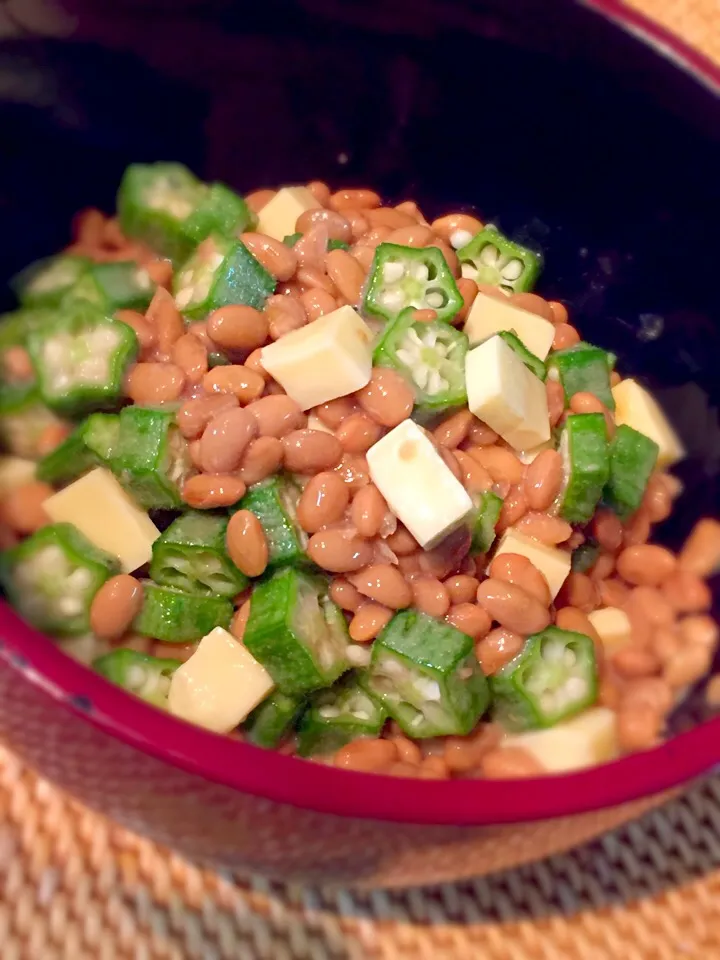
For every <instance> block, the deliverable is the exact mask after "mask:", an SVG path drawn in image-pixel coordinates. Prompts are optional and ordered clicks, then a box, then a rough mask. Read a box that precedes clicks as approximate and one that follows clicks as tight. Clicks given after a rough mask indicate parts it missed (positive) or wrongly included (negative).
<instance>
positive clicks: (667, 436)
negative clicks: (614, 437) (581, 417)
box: [612, 380, 685, 468]
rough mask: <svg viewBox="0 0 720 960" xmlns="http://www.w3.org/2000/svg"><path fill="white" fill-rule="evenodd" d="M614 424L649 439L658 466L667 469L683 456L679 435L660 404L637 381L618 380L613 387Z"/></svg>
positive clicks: (683, 451)
mask: <svg viewBox="0 0 720 960" xmlns="http://www.w3.org/2000/svg"><path fill="white" fill-rule="evenodd" d="M612 395H613V398H614V400H615V422H616V423H617V424H618V425H620V424H622V423H624V424H627V426H628V427H632V428H633V430H638V431H639V432H640V433H644V434H645V436H646V437H650V439H651V440H654V441H655V443H656V444H657V445H658V447H659V448H660V452H659V454H658V466H659V467H663V468H665V467H669V466H671V465H672V464H673V463H677V461H678V460H682V458H683V457H684V456H685V450H684V448H683V445H682V443H681V442H680V439H679V437H678V435H677V434H676V433H675V431H674V430H673V428H672V427H671V426H670V423H669V422H668V419H667V417H666V416H665V414H664V413H663V412H662V410H661V408H660V404H659V403H658V402H657V400H656V399H655V398H654V397H653V396H651V395H650V394H649V393H648V391H647V390H645V388H644V387H641V386H640V384H639V383H638V382H637V381H636V380H621V381H620V383H619V384H618V385H617V386H616V387H613V390H612Z"/></svg>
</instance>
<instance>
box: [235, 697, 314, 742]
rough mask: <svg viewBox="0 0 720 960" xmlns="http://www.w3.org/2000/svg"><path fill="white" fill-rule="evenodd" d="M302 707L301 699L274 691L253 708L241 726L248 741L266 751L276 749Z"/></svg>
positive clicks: (302, 700)
mask: <svg viewBox="0 0 720 960" xmlns="http://www.w3.org/2000/svg"><path fill="white" fill-rule="evenodd" d="M304 705H305V700H304V698H303V697H301V696H297V695H290V694H287V693H282V691H280V690H274V691H273V692H272V693H271V694H270V696H269V697H266V698H265V700H263V702H262V703H261V704H260V705H259V706H257V707H255V709H254V710H253V712H252V713H251V714H250V716H249V717H248V718H247V720H246V721H245V723H244V724H243V727H244V730H245V733H246V735H247V738H248V740H250V742H251V743H254V744H256V745H257V746H258V747H265V748H266V749H268V750H271V749H273V748H274V747H277V746H278V744H279V743H280V741H281V740H282V739H283V737H284V736H285V734H286V733H287V732H288V730H289V729H290V728H291V727H292V725H293V724H294V723H295V721H296V720H297V718H298V716H299V715H300V712H301V711H302V709H303V707H304Z"/></svg>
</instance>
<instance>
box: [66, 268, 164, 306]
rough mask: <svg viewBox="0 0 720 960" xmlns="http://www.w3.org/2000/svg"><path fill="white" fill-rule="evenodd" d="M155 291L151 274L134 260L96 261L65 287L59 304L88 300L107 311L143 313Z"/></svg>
mask: <svg viewBox="0 0 720 960" xmlns="http://www.w3.org/2000/svg"><path fill="white" fill-rule="evenodd" d="M154 290H155V284H154V283H153V281H152V279H151V278H150V274H149V273H148V272H147V270H146V269H145V268H144V267H141V266H138V264H137V263H135V261H134V260H119V261H116V262H115V263H95V264H93V265H92V266H91V267H90V268H89V269H88V270H87V271H86V272H85V273H84V274H83V275H82V276H81V277H80V279H79V280H78V282H77V283H75V284H73V286H72V287H70V289H69V290H67V292H66V293H65V295H64V296H63V298H62V301H61V303H62V304H63V305H65V304H72V303H74V302H75V301H77V300H83V301H88V302H89V303H92V304H94V305H95V306H96V307H98V308H99V309H101V310H102V311H104V312H105V313H108V314H112V313H115V311H116V310H121V309H132V310H140V311H142V312H144V311H145V310H146V308H147V306H148V304H149V303H150V301H151V300H152V295H153V292H154Z"/></svg>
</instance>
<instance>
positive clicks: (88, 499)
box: [43, 467, 160, 573]
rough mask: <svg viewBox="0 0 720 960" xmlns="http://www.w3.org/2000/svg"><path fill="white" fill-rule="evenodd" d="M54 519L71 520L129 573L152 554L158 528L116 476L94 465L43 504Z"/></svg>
mask: <svg viewBox="0 0 720 960" xmlns="http://www.w3.org/2000/svg"><path fill="white" fill-rule="evenodd" d="M43 508H44V510H45V512H46V513H47V515H48V516H49V517H50V519H51V520H53V521H54V522H55V523H72V524H74V525H75V526H76V527H77V528H78V530H79V531H80V532H81V533H84V534H85V536H86V537H87V538H88V540H89V541H90V542H91V543H94V544H95V546H96V547H100V549H101V550H107V552H108V553H111V554H114V556H116V557H118V558H119V560H120V565H121V567H122V570H123V572H124V573H132V571H133V570H137V568H138V567H141V566H142V565H143V564H145V563H147V562H148V561H149V560H150V558H151V557H152V545H153V543H154V542H155V541H156V540H157V538H158V537H159V536H160V531H159V530H158V528H157V527H156V526H155V524H154V523H153V522H152V520H151V519H150V517H149V516H148V515H147V513H145V511H144V510H142V509H141V508H140V507H139V506H138V505H137V504H136V503H135V501H134V500H132V499H131V498H130V497H129V496H128V495H127V493H126V492H125V491H124V490H123V488H122V487H121V486H120V484H119V482H118V480H117V478H116V477H114V476H113V474H112V473H110V471H109V470H105V469H104V468H103V467H97V468H96V469H95V470H91V471H90V473H86V474H85V476H84V477H80V479H79V480H76V481H75V482H74V483H71V484H70V486H69V487H65V489H64V490H61V491H60V492H59V493H56V494H53V496H52V497H50V498H49V499H48V500H46V501H45V503H44V504H43Z"/></svg>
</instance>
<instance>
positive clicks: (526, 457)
mask: <svg viewBox="0 0 720 960" xmlns="http://www.w3.org/2000/svg"><path fill="white" fill-rule="evenodd" d="M554 449H555V444H554V443H553V442H552V440H546V441H545V443H539V444H538V445H537V446H536V447H530V448H529V449H527V450H518V451H517V458H518V460H520V462H521V463H532V462H533V460H534V459H535V458H536V457H539V456H540V454H541V453H543V452H544V451H545V450H554Z"/></svg>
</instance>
